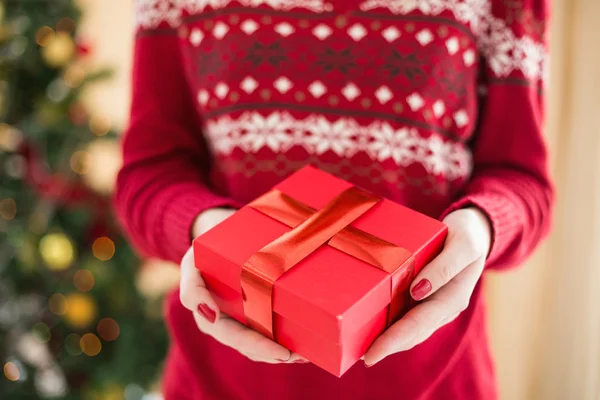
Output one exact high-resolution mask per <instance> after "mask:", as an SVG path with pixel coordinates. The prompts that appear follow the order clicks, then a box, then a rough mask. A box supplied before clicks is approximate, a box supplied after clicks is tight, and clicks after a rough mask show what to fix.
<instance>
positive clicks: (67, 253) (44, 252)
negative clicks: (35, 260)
mask: <svg viewBox="0 0 600 400" xmlns="http://www.w3.org/2000/svg"><path fill="white" fill-rule="evenodd" d="M39 248H40V255H41V257H42V260H43V261H44V263H45V264H46V266H47V267H48V268H49V269H51V270H53V271H63V270H65V269H67V268H69V267H70V266H71V263H72V262H73V260H74V259H75V248H74V246H73V243H72V242H71V240H70V239H69V238H68V237H67V236H66V235H65V234H64V233H50V234H48V235H46V236H44V237H43V238H42V239H41V240H40V245H39Z"/></svg>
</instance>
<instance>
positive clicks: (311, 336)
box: [194, 167, 447, 376]
mask: <svg viewBox="0 0 600 400" xmlns="http://www.w3.org/2000/svg"><path fill="white" fill-rule="evenodd" d="M446 234H447V227H446V226H445V225H444V224H443V223H441V222H439V221H437V220H435V219H432V218H430V217H428V216H425V215H423V214H420V213H418V212H416V211H413V210H411V209H409V208H406V207H403V206H401V205H399V204H397V203H394V202H392V201H389V200H386V199H380V198H377V197H375V196H373V195H371V194H369V193H367V192H365V191H362V190H361V189H358V188H355V187H353V186H352V185H351V184H350V183H348V182H345V181H343V180H341V179H338V178H335V177H333V176H331V175H328V174H326V173H324V172H322V171H320V170H318V169H315V168H313V167H305V168H303V169H301V170H300V171H298V172H296V173H295V174H293V175H291V176H290V177H289V178H287V179H285V180H284V181H282V182H281V183H280V184H278V185H277V186H275V188H273V190H271V191H270V192H268V193H267V194H265V195H263V196H261V197H259V198H258V199H257V200H255V201H254V202H252V203H250V204H248V205H247V206H245V207H243V208H242V209H240V210H239V211H238V212H236V213H235V214H233V215H232V216H231V217H229V218H228V219H226V220H225V221H223V222H222V223H220V224H219V225H217V226H215V227H214V228H212V229H211V230H209V231H208V232H206V233H205V234H203V235H202V236H200V237H198V238H196V239H195V241H194V252H195V260H196V267H197V268H198V269H199V270H200V271H201V273H202V277H203V278H204V281H205V282H206V285H207V287H208V289H209V290H210V292H211V294H212V295H213V297H214V299H215V300H216V302H217V304H218V305H219V308H220V310H221V311H222V312H224V313H226V314H228V315H229V316H231V317H233V318H235V319H236V320H238V321H240V322H241V323H244V324H246V325H248V326H250V327H252V328H253V329H255V330H257V331H258V332H260V333H263V334H264V335H265V336H268V337H271V338H274V340H276V341H277V342H278V343H280V344H281V345H283V346H285V347H286V348H288V349H290V350H291V351H293V352H296V353H298V354H300V355H301V356H303V357H305V358H307V359H308V360H310V361H311V362H312V363H314V364H316V365H318V366H319V367H321V368H323V369H325V370H327V371H329V372H330V373H332V374H334V375H336V376H341V375H343V374H344V372H346V371H347V370H348V369H349V368H350V367H351V366H352V365H353V364H354V363H355V362H356V361H358V360H359V359H360V358H361V357H362V356H363V355H364V353H365V352H366V351H367V349H368V348H369V346H370V345H371V344H372V343H373V341H374V340H375V339H376V338H377V336H379V335H380V334H381V333H382V332H383V331H384V330H385V329H386V327H388V326H389V325H390V324H391V323H393V322H394V321H395V320H397V319H398V318H399V317H401V316H402V315H403V314H404V313H406V311H407V310H408V309H409V308H410V307H411V306H412V300H411V299H410V295H409V293H408V289H409V286H410V284H411V282H412V280H413V279H414V277H415V276H416V274H417V273H418V272H419V271H420V270H421V268H423V267H424V266H425V265H426V264H427V263H428V262H429V261H431V260H432V259H433V258H434V257H435V256H436V255H437V254H438V253H439V252H440V251H441V249H442V247H443V245H444V240H445V238H446Z"/></svg>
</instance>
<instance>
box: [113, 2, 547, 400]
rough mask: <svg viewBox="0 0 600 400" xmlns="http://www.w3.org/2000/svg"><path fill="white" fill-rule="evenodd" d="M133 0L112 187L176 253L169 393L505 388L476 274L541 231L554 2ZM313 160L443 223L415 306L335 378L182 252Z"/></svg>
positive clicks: (169, 254) (449, 395)
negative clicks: (264, 325)
mask: <svg viewBox="0 0 600 400" xmlns="http://www.w3.org/2000/svg"><path fill="white" fill-rule="evenodd" d="M136 8H137V9H136V12H137V37H136V45H135V63H134V72H133V78H134V80H133V106H132V112H131V125H130V128H129V130H128V132H127V134H126V136H125V140H124V159H125V161H124V166H123V169H122V171H121V173H120V176H119V183H118V193H117V196H116V203H117V207H118V210H119V214H120V216H121V218H122V220H123V222H124V224H125V226H126V227H127V229H128V231H129V232H130V235H131V237H132V239H133V240H134V242H135V243H137V245H138V246H139V247H140V248H141V249H143V250H144V251H145V252H146V253H148V254H150V255H152V256H156V257H161V258H164V259H167V260H173V261H177V262H179V261H181V260H182V257H183V261H181V270H182V279H181V286H180V290H178V291H177V292H175V293H173V294H172V295H171V296H170V298H169V302H168V312H167V314H168V315H167V316H168V323H169V327H170V331H171V334H172V337H173V345H172V348H171V351H170V354H169V357H168V361H167V365H166V371H165V379H164V390H165V395H166V398H167V399H252V400H254V399H282V398H285V399H331V398H340V399H396V398H402V399H494V398H496V385H495V380H494V372H493V366H492V362H491V359H490V355H489V348H488V340H487V333H486V328H485V311H484V305H483V295H482V289H481V285H480V277H481V275H482V273H483V271H484V270H487V269H507V268H510V267H512V266H515V265H518V264H520V263H522V262H523V260H524V258H525V257H526V256H527V255H529V254H530V253H531V252H532V251H533V249H534V247H535V246H536V245H537V244H538V242H539V241H540V239H541V238H542V237H543V236H544V235H545V234H546V233H547V232H548V229H549V219H550V212H551V208H552V203H553V189H552V184H551V181H550V178H549V173H548V167H547V151H546V145H545V143H544V139H543V137H542V136H543V133H542V120H543V102H544V90H545V83H546V80H547V77H546V72H547V65H548V60H547V45H546V41H545V39H546V26H547V19H548V16H549V5H548V0H516V1H510V2H509V1H505V0H494V1H492V0H489V1H486V0H464V1H461V0H421V1H402V0H388V1H384V0H363V1H360V0H358V1H348V0H344V1H342V0H338V1H335V0H334V1H331V2H329V1H325V0H237V1H234V0H203V1H194V0H189V1H172V0H152V1H148V0H145V1H143V0H138V1H137V7H136ZM307 163H311V164H313V165H316V166H317V167H319V168H321V169H323V170H325V171H328V172H330V173H333V174H335V175H338V176H340V177H342V178H344V179H346V180H349V181H351V182H353V183H355V184H358V185H360V186H362V187H365V188H367V189H369V190H371V191H372V192H374V193H376V194H378V195H381V196H384V197H387V198H389V199H392V200H395V201H397V202H400V203H402V204H405V205H407V206H409V207H411V208H414V209H416V210H418V211H421V212H423V213H426V214H428V215H430V216H434V217H439V218H440V219H443V221H444V222H445V223H446V224H447V225H448V226H449V236H448V239H447V241H446V244H445V247H444V250H443V252H442V253H441V254H440V255H439V256H438V257H437V258H436V259H435V260H434V261H433V262H432V263H430V264H429V265H428V266H426V267H425V268H424V270H423V271H422V272H421V273H420V274H419V275H418V276H417V278H416V279H415V281H414V282H413V284H412V287H411V294H412V296H413V297H414V298H415V299H416V300H421V302H420V303H419V305H418V306H417V307H415V308H414V309H413V310H412V311H411V312H410V313H409V314H408V315H407V316H405V317H404V318H402V319H401V320H400V321H398V322H397V323H395V324H394V325H393V326H391V327H390V328H389V329H388V330H387V331H386V332H385V333H384V334H383V335H382V336H381V337H380V338H378V339H377V340H376V341H375V343H374V344H373V345H372V346H371V348H370V349H369V350H368V351H367V353H366V354H365V356H364V365H363V364H362V363H357V364H356V365H355V366H354V367H353V368H351V369H350V370H349V371H348V372H347V373H346V374H345V375H344V376H343V377H342V378H339V379H338V378H336V377H333V376H331V375H329V374H328V373H326V372H324V371H322V370H320V369H319V368H317V367H316V366H314V365H311V364H310V363H306V360H303V359H302V358H301V357H300V356H299V355H297V354H291V353H290V351H289V350H287V349H285V348H283V347H282V346H280V345H278V344H276V343H275V342H272V341H270V340H268V339H267V338H265V337H262V336H260V335H259V334H258V333H255V332H252V331H250V330H249V329H247V328H245V327H243V326H242V325H240V324H238V323H237V322H235V321H233V320H231V319H230V318H228V317H227V316H226V315H223V314H220V313H219V310H218V307H217V306H216V303H215V302H214V300H213V299H212V298H211V297H210V294H209V293H208V292H207V290H206V289H205V288H204V284H203V281H202V278H201V276H200V275H199V273H198V272H197V271H196V270H195V269H194V266H193V255H192V253H191V251H189V247H190V245H191V240H192V238H193V237H195V236H197V235H199V234H200V233H202V232H204V231H206V230H208V229H210V228H211V227H212V226H214V225H215V224H217V223H219V222H220V221H222V220H223V219H224V218H226V217H227V216H229V215H230V214H231V213H233V212H234V209H235V208H236V207H239V206H240V205H243V204H244V203H245V202H248V201H250V200H252V199H254V198H255V197H257V196H259V195H260V194H262V193H264V192H265V191H267V190H268V189H269V188H271V187H272V186H273V185H274V184H275V183H277V182H278V181H280V180H281V179H283V178H284V177H285V176H287V175H289V174H290V173H292V172H293V171H295V170H297V169H299V168H300V167H302V166H303V165H305V164H307ZM184 255H185V256H184ZM365 366H366V367H370V368H365Z"/></svg>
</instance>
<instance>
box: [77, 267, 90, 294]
mask: <svg viewBox="0 0 600 400" xmlns="http://www.w3.org/2000/svg"><path fill="white" fill-rule="evenodd" d="M73 284H74V285H75V287H76V288H77V290H79V291H80V292H89V291H90V290H92V288H93V287H94V275H92V273H91V272H90V271H88V270H87V269H81V270H79V271H77V272H75V274H74V275H73Z"/></svg>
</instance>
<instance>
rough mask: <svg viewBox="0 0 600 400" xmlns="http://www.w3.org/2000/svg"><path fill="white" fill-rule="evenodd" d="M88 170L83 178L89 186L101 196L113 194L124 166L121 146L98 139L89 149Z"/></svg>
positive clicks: (114, 142) (107, 140) (108, 140)
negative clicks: (120, 170)
mask: <svg viewBox="0 0 600 400" xmlns="http://www.w3.org/2000/svg"><path fill="white" fill-rule="evenodd" d="M87 151H88V153H89V160H88V161H89V162H88V167H89V168H88V170H87V173H86V174H85V175H83V176H82V178H83V181H84V182H85V184H86V185H87V186H89V187H90V188H92V189H93V190H94V191H96V192H98V193H101V194H111V193H112V192H113V191H114V188H115V184H116V182H117V175H118V173H119V169H120V168H121V165H122V156H121V150H120V148H119V145H118V144H117V142H116V141H114V140H111V139H97V140H94V141H93V142H91V143H90V144H89V146H88V147H87Z"/></svg>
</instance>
